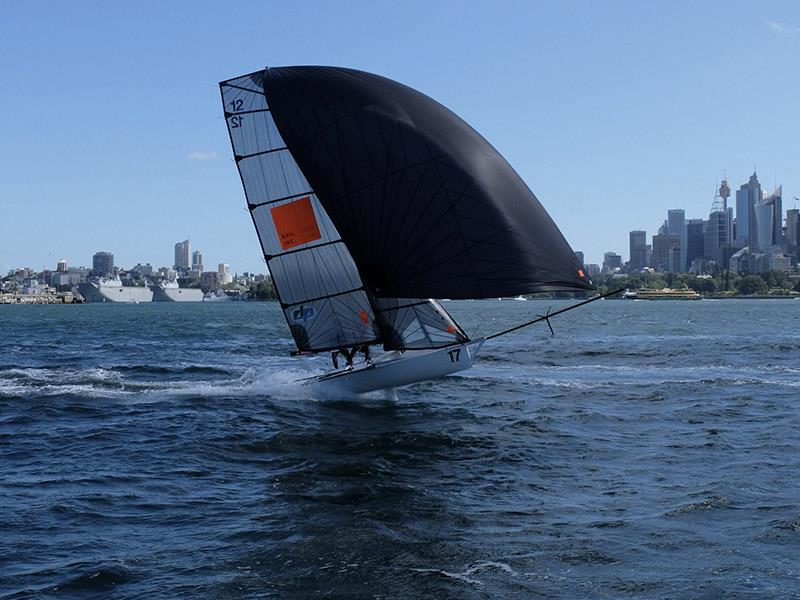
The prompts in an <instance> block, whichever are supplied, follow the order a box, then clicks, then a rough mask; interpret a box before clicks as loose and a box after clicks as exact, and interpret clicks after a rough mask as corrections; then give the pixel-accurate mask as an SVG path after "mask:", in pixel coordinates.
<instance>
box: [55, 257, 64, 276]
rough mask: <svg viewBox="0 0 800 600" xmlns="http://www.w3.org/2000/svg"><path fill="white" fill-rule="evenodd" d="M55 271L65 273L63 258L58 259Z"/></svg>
mask: <svg viewBox="0 0 800 600" xmlns="http://www.w3.org/2000/svg"><path fill="white" fill-rule="evenodd" d="M56 272H57V273H66V272H67V261H65V260H64V259H63V258H62V259H61V260H60V261H58V266H57V267H56Z"/></svg>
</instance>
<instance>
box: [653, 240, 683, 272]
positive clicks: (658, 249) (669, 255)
mask: <svg viewBox="0 0 800 600" xmlns="http://www.w3.org/2000/svg"><path fill="white" fill-rule="evenodd" d="M676 248H677V249H678V253H680V248H681V239H680V236H677V235H654V236H653V256H652V257H651V259H650V266H651V267H653V268H654V269H656V270H657V271H670V270H674V267H675V265H674V264H671V263H674V262H675V261H674V254H675V252H674V250H675V249H676ZM678 260H680V254H679V256H678Z"/></svg>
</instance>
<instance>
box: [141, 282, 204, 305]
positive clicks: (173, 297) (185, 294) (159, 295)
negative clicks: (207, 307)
mask: <svg viewBox="0 0 800 600" xmlns="http://www.w3.org/2000/svg"><path fill="white" fill-rule="evenodd" d="M150 289H152V290H153V302H202V301H203V290H200V289H197V288H164V287H162V286H160V285H153V286H150Z"/></svg>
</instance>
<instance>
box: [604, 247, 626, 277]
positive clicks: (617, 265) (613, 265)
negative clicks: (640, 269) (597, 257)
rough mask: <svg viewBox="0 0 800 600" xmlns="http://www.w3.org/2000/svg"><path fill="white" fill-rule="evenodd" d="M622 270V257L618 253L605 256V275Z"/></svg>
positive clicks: (609, 253) (608, 253) (607, 253)
mask: <svg viewBox="0 0 800 600" xmlns="http://www.w3.org/2000/svg"><path fill="white" fill-rule="evenodd" d="M621 268H622V257H621V256H620V255H619V254H617V253H616V252H606V253H605V254H603V273H611V272H612V271H613V270H614V269H621Z"/></svg>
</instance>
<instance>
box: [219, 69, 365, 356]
mask: <svg viewBox="0 0 800 600" xmlns="http://www.w3.org/2000/svg"><path fill="white" fill-rule="evenodd" d="M262 81H263V73H262V72H259V73H255V74H253V75H247V76H244V77H239V78H236V79H231V80H230V81H226V82H223V83H221V84H220V88H221V91H222V101H223V103H224V105H225V118H226V121H227V123H228V131H229V132H230V137H231V143H232V145H233V152H234V158H235V160H236V164H237V166H238V168H239V174H240V175H241V178H242V184H243V186H244V190H245V195H246V197H247V205H248V208H249V209H250V214H251V216H252V218H253V223H254V224H255V227H256V231H257V232H258V238H259V241H260V242H261V248H262V250H263V252H264V257H265V258H266V260H267V264H268V267H269V270H270V273H271V275H272V279H273V282H274V284H275V289H276V291H277V293H278V296H279V298H280V301H281V305H282V307H283V311H284V315H285V317H286V320H287V322H288V323H289V328H290V329H291V331H292V335H293V336H294V339H295V342H296V344H297V347H298V348H299V349H300V350H309V351H311V350H326V349H333V348H340V347H346V346H354V345H360V344H369V343H375V342H376V341H378V337H379V335H380V334H379V332H378V330H377V326H376V325H375V314H374V313H373V310H372V307H371V305H370V302H369V299H368V297H367V294H366V291H365V290H364V284H363V282H362V281H361V277H360V276H359V274H358V269H357V268H356V265H355V263H354V262H353V259H352V257H351V255H350V253H349V252H348V251H347V248H346V247H345V246H344V244H343V243H342V240H341V237H340V236H339V232H338V231H337V230H336V227H335V226H334V225H333V223H332V222H331V220H330V218H329V217H328V215H327V213H326V212H325V210H324V209H323V208H322V205H321V204H320V201H319V198H318V197H317V195H316V194H315V193H314V190H313V189H312V187H311V186H310V185H309V183H308V181H307V180H306V178H305V177H304V175H303V173H302V171H301V170H300V168H299V167H298V166H297V163H296V162H295V160H294V158H293V157H292V154H291V152H290V151H289V149H288V148H287V147H286V144H285V143H284V141H283V139H282V138H281V135H280V133H279V132H278V129H277V128H276V126H275V121H274V120H273V117H272V113H271V112H270V107H269V105H268V104H267V99H266V97H265V95H264V88H263V85H262Z"/></svg>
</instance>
